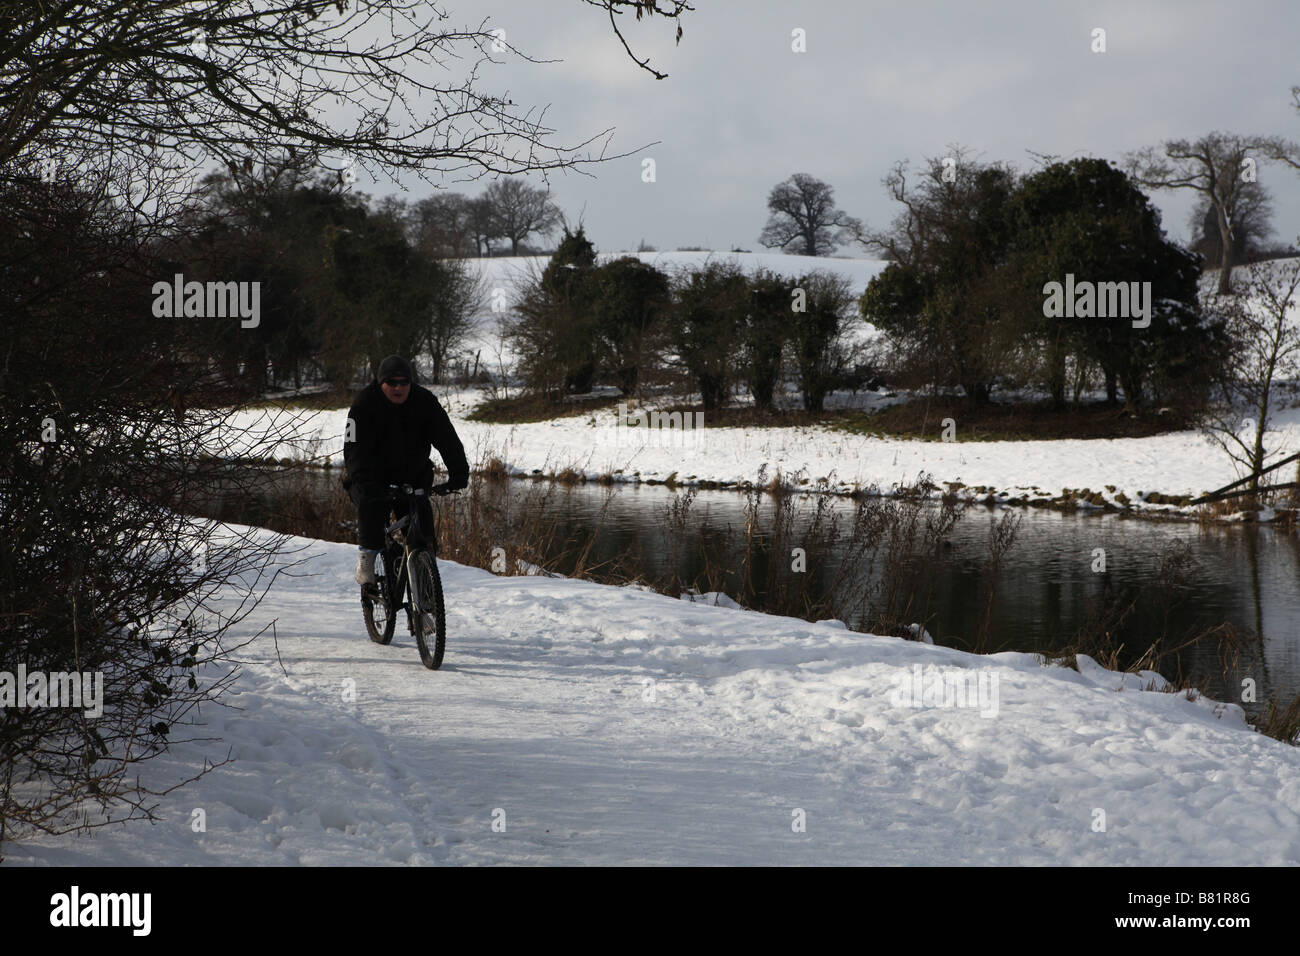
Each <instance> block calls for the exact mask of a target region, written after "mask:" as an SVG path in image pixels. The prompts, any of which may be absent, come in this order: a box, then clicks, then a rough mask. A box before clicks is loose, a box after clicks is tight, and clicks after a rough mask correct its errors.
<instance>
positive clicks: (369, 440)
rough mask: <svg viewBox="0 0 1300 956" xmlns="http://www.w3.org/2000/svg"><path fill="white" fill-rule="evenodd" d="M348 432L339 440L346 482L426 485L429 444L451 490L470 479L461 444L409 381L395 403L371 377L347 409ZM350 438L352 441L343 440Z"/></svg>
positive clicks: (431, 399)
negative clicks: (439, 458)
mask: <svg viewBox="0 0 1300 956" xmlns="http://www.w3.org/2000/svg"><path fill="white" fill-rule="evenodd" d="M347 429H348V432H349V433H345V435H344V442H343V461H344V464H345V465H346V466H347V472H348V475H347V480H346V481H345V482H344V485H345V486H351V485H359V486H362V488H365V487H366V486H373V485H378V484H394V485H400V484H408V485H413V486H415V487H423V488H427V487H429V485H430V484H431V483H432V480H433V462H432V461H430V459H429V446H430V445H432V446H433V447H434V448H436V449H438V454H440V455H442V460H443V462H444V463H445V464H446V465H447V472H448V482H449V483H450V485H451V487H452V488H454V489H455V488H464V487H465V486H466V485H467V484H468V483H469V463H468V462H467V461H466V460H465V447H464V446H463V445H462V444H461V443H460V438H459V437H458V436H457V435H456V429H455V428H453V427H452V424H451V419H450V418H448V417H447V412H446V411H445V410H444V409H443V407H442V405H440V404H439V403H438V399H437V398H436V397H435V396H434V394H433V392H431V391H429V390H428V389H427V388H424V387H423V386H421V385H412V386H411V391H410V394H409V395H408V396H407V398H406V401H404V402H403V403H402V404H400V405H394V404H393V403H392V402H390V401H389V400H388V399H387V398H385V397H384V393H383V392H382V391H381V390H380V388H379V383H378V382H377V381H372V382H371V383H370V384H369V385H367V386H366V387H365V388H364V389H362V390H361V394H360V395H358V396H357V398H356V401H354V402H353V403H352V408H351V409H349V410H348V425H347ZM348 439H352V440H348Z"/></svg>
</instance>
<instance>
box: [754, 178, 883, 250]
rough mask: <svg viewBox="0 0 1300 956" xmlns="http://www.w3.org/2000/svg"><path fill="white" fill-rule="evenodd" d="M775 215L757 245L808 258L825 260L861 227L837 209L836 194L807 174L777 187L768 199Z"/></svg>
mask: <svg viewBox="0 0 1300 956" xmlns="http://www.w3.org/2000/svg"><path fill="white" fill-rule="evenodd" d="M767 208H768V209H769V210H771V213H772V215H771V216H770V217H769V218H768V220H767V225H766V226H764V227H763V232H762V234H761V235H760V236H759V237H758V241H759V242H760V243H762V244H763V245H765V246H767V247H768V248H769V249H780V250H782V251H783V252H789V251H791V247H792V246H793V247H795V248H797V249H799V251H800V252H802V254H803V255H805V256H826V255H830V254H831V253H832V252H834V251H835V247H836V246H837V245H838V244H839V243H840V242H842V241H843V240H844V239H845V238H846V237H847V236H849V235H852V234H855V233H857V232H860V231H861V229H862V224H861V223H860V222H859V221H858V220H856V219H854V218H853V217H852V216H850V215H848V214H847V213H845V212H841V211H840V210H839V209H836V208H835V198H834V190H832V188H831V187H830V186H829V185H827V184H826V183H824V182H822V181H821V180H820V179H815V178H814V177H812V176H809V175H808V174H807V173H795V174H794V175H793V176H791V177H790V178H789V179H787V180H786V181H785V182H782V183H777V184H776V185H775V186H773V187H772V192H771V193H769V194H768V197H767Z"/></svg>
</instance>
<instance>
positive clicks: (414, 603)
mask: <svg viewBox="0 0 1300 956" xmlns="http://www.w3.org/2000/svg"><path fill="white" fill-rule="evenodd" d="M388 488H389V490H390V491H400V492H402V494H404V495H406V502H407V504H406V515H405V516H404V517H401V518H398V519H397V520H396V521H394V522H393V523H392V524H391V525H389V526H388V527H387V528H385V529H384V547H385V551H386V552H387V553H388V554H389V556H390V557H391V558H395V557H396V550H395V546H396V544H397V543H398V535H399V534H400V535H401V544H402V548H403V552H402V558H401V560H400V561H396V562H394V563H396V564H397V574H396V577H395V578H394V580H393V583H392V587H391V590H390V592H389V593H390V597H391V600H392V601H393V612H394V613H396V612H397V611H398V609H402V610H404V611H406V626H407V629H408V630H409V629H411V615H412V613H414V609H415V608H417V607H419V606H420V605H421V601H420V595H419V594H416V593H415V591H416V584H415V582H416V575H415V572H414V568H413V565H412V560H413V559H414V557H415V555H416V554H417V553H418V552H419V551H420V550H427V551H428V552H429V554H430V555H431V556H432V557H433V558H434V560H437V555H438V548H437V541H436V540H434V541H428V542H425V543H424V547H423V549H421V548H413V547H411V542H410V540H409V538H408V536H407V534H406V530H407V529H409V528H410V527H412V526H414V527H416V528H419V527H420V516H419V513H418V512H417V510H416V504H415V503H416V499H417V498H419V497H421V496H426V497H427V493H426V492H425V490H424V489H423V488H412V487H411V486H410V485H389V486H388ZM403 591H405V592H406V595H405V596H406V598H407V599H406V600H405V601H403V602H402V603H400V604H398V603H397V599H398V597H400V596H402V595H403Z"/></svg>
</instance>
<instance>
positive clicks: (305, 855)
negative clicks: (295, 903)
mask: <svg viewBox="0 0 1300 956" xmlns="http://www.w3.org/2000/svg"><path fill="white" fill-rule="evenodd" d="M299 543H303V542H299ZM308 543H309V544H310V552H311V553H312V555H313V556H312V557H311V558H309V559H308V560H307V562H306V564H305V565H303V566H302V567H301V568H299V569H297V570H296V572H295V574H294V576H292V577H288V576H281V578H280V579H279V580H278V582H277V583H276V584H275V585H274V587H273V588H272V589H271V591H270V592H269V594H268V596H267V600H266V601H265V603H264V604H263V605H262V607H261V608H260V609H259V610H258V612H257V613H256V614H255V615H254V616H253V617H251V618H249V619H248V620H247V621H245V622H244V623H243V624H242V625H241V630H242V631H243V632H244V633H250V634H251V633H252V632H253V630H254V629H256V628H257V627H259V626H260V625H261V624H263V623H265V622H266V621H268V620H270V619H271V618H272V617H274V618H276V619H277V625H276V632H277V634H278V641H279V654H278V656H279V659H280V660H282V661H283V666H284V668H285V669H286V670H287V676H286V675H285V674H284V673H283V672H282V671H281V669H280V663H279V662H278V661H277V651H276V648H275V646H274V645H273V644H272V643H271V642H270V640H269V638H261V639H259V640H258V641H257V642H256V643H255V644H253V645H252V646H251V647H250V648H249V649H248V651H247V652H246V654H247V659H248V663H247V666H246V668H245V669H244V670H243V671H242V674H241V676H240V677H239V679H238V681H237V682H236V684H235V686H234V691H235V692H234V694H233V695H232V696H231V697H230V699H229V703H230V704H231V705H232V706H231V707H229V708H225V709H223V708H216V707H209V708H205V709H204V711H203V713H202V716H201V719H202V722H203V724H204V726H202V727H201V728H196V730H197V731H198V733H197V734H195V735H196V736H205V737H219V738H220V741H214V742H209V743H206V744H199V743H189V744H182V745H177V746H175V747H174V749H173V751H172V752H171V753H169V754H168V755H167V756H166V757H165V758H162V759H160V760H158V761H156V762H154V763H152V764H150V765H148V766H147V768H146V770H145V779H146V782H149V783H152V784H153V785H155V786H162V785H166V784H169V783H171V782H174V781H175V780H178V779H181V778H183V777H184V776H187V775H188V774H190V773H192V772H193V771H194V770H195V769H197V768H198V767H199V766H201V764H202V761H203V759H204V758H207V759H214V760H219V759H222V758H223V757H225V755H226V753H227V750H229V752H230V753H231V754H232V755H233V757H234V758H235V759H234V761H233V762H232V763H230V764H228V765H225V766H222V767H220V768H218V769H216V770H214V771H213V772H211V773H210V774H208V775H207V776H205V777H203V778H201V779H200V780H199V781H197V782H196V783H193V784H191V785H188V786H186V787H184V788H182V789H181V790H179V791H177V792H175V793H173V794H171V795H169V796H167V797H165V798H163V799H162V803H161V806H160V809H159V817H160V819H159V822H158V823H157V824H156V825H153V826H150V825H149V824H147V823H135V824H131V825H128V826H110V827H108V828H105V829H101V830H98V831H96V832H95V833H94V834H93V835H92V836H84V837H72V836H62V837H49V836H37V837H31V838H25V839H23V840H20V841H18V842H15V843H9V844H7V845H6V847H5V853H6V857H7V860H6V863H7V865H24V864H33V865H45V864H63V865H95V864H141V865H189V864H192V865H208V864H389V863H392V864H431V863H443V864H500V863H512V864H532V863H541V864H637V863H650V864H876V865H881V864H936V865H939V864H941V865H960V864H972V863H974V864H1125V865H1146V866H1165V865H1175V864H1176V865H1186V866H1206V865H1223V864H1225V863H1231V864H1240V863H1250V864H1259V865H1285V864H1291V865H1295V864H1300V750H1297V749H1296V748H1294V747H1289V746H1287V745H1285V744H1282V743H1280V742H1278V741H1276V740H1272V739H1269V738H1267V737H1263V736H1261V735H1259V734H1257V733H1254V732H1253V731H1251V730H1250V729H1249V728H1248V727H1246V726H1245V724H1244V722H1243V719H1242V713H1241V711H1240V709H1239V708H1237V707H1236V706H1234V705H1215V704H1212V703H1211V702H1208V701H1206V700H1204V699H1203V698H1202V699H1200V700H1197V701H1190V700H1188V699H1186V698H1185V697H1183V696H1180V695H1174V694H1169V693H1160V692H1153V691H1147V690H1143V689H1142V687H1143V685H1144V684H1146V683H1148V682H1149V681H1151V680H1156V681H1158V679H1156V678H1154V675H1145V676H1144V677H1138V676H1136V675H1129V676H1122V675H1118V674H1114V673H1111V672H1108V671H1103V670H1101V669H1100V668H1098V667H1095V666H1090V664H1089V662H1088V661H1086V660H1085V661H1083V665H1084V666H1083V669H1084V673H1082V674H1081V673H1078V672H1075V671H1073V670H1068V669H1063V668H1059V667H1044V666H1041V665H1040V663H1039V662H1038V661H1037V660H1036V659H1035V658H1033V657H1032V656H1030V655H1027V654H1012V653H1004V654H997V655H993V656H990V657H977V656H973V655H969V654H966V653H963V652H960V651H955V650H951V649H947V648H943V647H935V646H932V645H928V644H922V643H914V642H909V641H904V640H901V639H898V638H888V637H874V636H870V635H862V634H856V633H852V632H848V631H846V630H844V629H842V628H841V627H839V626H837V625H836V624H834V623H821V624H809V623H807V622H804V621H800V620H796V619H791V618H780V617H773V616H768V615H763V614H758V613H755V612H750V611H743V610H736V609H732V608H728V607H718V606H709V605H704V604H698V603H691V602H688V601H679V600H673V599H670V598H668V597H664V596H662V595H657V594H653V593H647V592H644V591H640V590H637V589H635V588H617V587H609V586H602V585H597V584H593V583H589V582H583V581H575V580H567V579H560V578H545V577H510V578H506V577H497V576H494V575H492V574H489V573H488V572H486V571H481V570H478V569H473V568H466V567H462V566H459V565H456V564H452V563H450V562H445V561H443V562H440V567H441V570H442V573H443V579H444V583H445V588H446V592H447V595H448V602H449V613H448V630H449V640H448V651H447V660H446V662H445V664H444V666H443V668H442V669H441V670H440V671H437V672H431V671H428V670H426V669H425V668H424V667H423V666H422V665H421V664H420V661H419V656H418V654H417V652H416V649H415V647H414V643H413V640H412V639H411V638H410V637H409V636H408V635H406V634H405V632H404V628H403V627H400V626H399V631H398V636H397V637H396V638H395V640H394V643H393V644H392V645H391V646H388V647H382V646H379V645H376V644H372V643H370V642H369V641H368V640H367V639H366V637H365V632H364V628H363V626H362V622H361V613H360V606H359V604H358V602H357V600H356V585H355V584H354V583H353V582H352V570H353V565H354V557H355V553H356V552H355V548H353V547H352V546H349V545H342V544H329V543H322V542H308ZM959 690H960V692H961V693H960V694H959V693H958V691H959ZM196 811H202V815H201V816H200V814H198V813H197V812H196ZM199 819H202V820H203V821H204V829H203V830H202V832H196V823H195V821H197V820H199Z"/></svg>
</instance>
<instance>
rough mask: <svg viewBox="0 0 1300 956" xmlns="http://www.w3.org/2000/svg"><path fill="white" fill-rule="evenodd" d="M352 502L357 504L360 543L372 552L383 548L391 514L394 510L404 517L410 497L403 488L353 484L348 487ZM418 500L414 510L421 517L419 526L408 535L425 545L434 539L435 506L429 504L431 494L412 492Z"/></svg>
mask: <svg viewBox="0 0 1300 956" xmlns="http://www.w3.org/2000/svg"><path fill="white" fill-rule="evenodd" d="M348 495H349V496H350V497H351V498H352V503H353V504H354V505H356V506H357V542H358V544H360V545H361V547H363V548H366V549H368V550H370V551H382V550H383V547H384V529H385V528H387V527H388V524H389V521H388V513H389V512H390V511H394V512H396V513H397V517H398V518H399V519H400V518H405V517H406V515H407V511H408V509H409V508H410V505H409V503H408V500H409V499H408V496H407V495H404V494H402V492H400V491H391V490H390V489H388V488H386V487H383V486H379V487H362V486H361V485H353V486H352V487H351V488H350V489H348ZM409 498H414V499H415V511H416V514H417V515H418V516H419V519H420V527H419V529H418V530H417V532H416V533H415V534H414V535H411V534H408V540H410V542H411V543H412V544H413V545H417V546H426V545H430V544H432V543H433V541H434V535H433V508H432V506H431V505H430V504H429V496H428V494H423V495H411V496H409Z"/></svg>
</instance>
